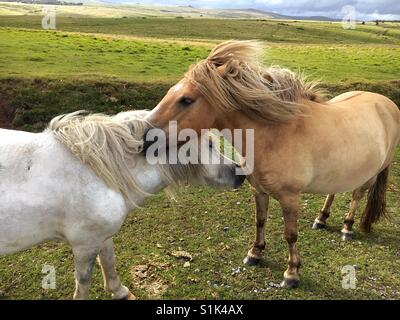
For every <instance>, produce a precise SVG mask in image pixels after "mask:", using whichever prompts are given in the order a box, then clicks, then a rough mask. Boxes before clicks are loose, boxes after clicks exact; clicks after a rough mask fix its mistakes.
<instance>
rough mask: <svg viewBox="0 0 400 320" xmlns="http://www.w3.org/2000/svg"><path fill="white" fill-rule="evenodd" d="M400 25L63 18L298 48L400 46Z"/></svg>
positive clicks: (135, 31) (31, 21) (120, 30)
mask: <svg viewBox="0 0 400 320" xmlns="http://www.w3.org/2000/svg"><path fill="white" fill-rule="evenodd" d="M41 20H42V17H41V16H2V17H0V26H3V27H22V28H29V29H41ZM399 26H400V23H389V22H387V23H385V24H383V25H380V26H375V25H372V24H368V25H357V28H356V29H355V30H345V29H343V28H342V24H341V23H327V22H312V21H285V20H238V19H236V20H232V19H165V18H151V19H142V18H127V19H120V18H82V17H58V18H57V29H58V30H61V31H72V32H89V33H107V34H116V35H131V36H138V37H151V38H156V39H171V38H173V39H192V40H193V39H202V40H210V39H216V40H221V39H232V38H234V39H244V40H248V39H259V40H263V41H268V42H274V43H298V44H304V43H308V44H366V43H368V44H370V45H371V44H383V45H388V44H393V45H398V44H400V29H399Z"/></svg>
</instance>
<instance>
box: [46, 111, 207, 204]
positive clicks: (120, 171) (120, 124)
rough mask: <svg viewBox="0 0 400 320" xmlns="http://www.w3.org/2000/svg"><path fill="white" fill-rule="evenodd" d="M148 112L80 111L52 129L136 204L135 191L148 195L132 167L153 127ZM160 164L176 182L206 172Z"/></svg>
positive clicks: (61, 118) (53, 122) (194, 167)
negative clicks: (110, 113)
mask: <svg viewBox="0 0 400 320" xmlns="http://www.w3.org/2000/svg"><path fill="white" fill-rule="evenodd" d="M147 113H148V111H144V110H141V111H131V112H122V113H120V114H117V115H115V116H107V115H104V114H90V115H87V114H86V112H85V111H77V112H73V113H70V114H66V115H61V116H58V117H56V118H54V119H53V120H51V122H50V124H49V126H48V130H50V131H51V132H52V133H53V135H54V136H55V137H56V138H57V139H58V140H59V141H60V142H61V143H63V144H64V145H65V146H66V147H67V148H68V149H69V150H70V151H71V152H72V153H73V154H74V155H75V156H76V157H77V158H78V159H80V160H81V161H82V162H83V163H85V164H87V165H88V166H90V167H91V168H92V170H93V171H94V172H95V173H96V175H97V176H98V177H99V178H101V179H102V180H103V181H104V182H105V183H106V184H107V185H108V186H109V187H110V188H112V189H113V190H115V191H117V192H120V193H121V194H122V195H123V196H124V198H125V200H126V201H128V202H129V203H130V204H131V205H134V206H136V204H135V201H134V196H133V195H134V193H135V192H136V193H141V194H145V195H148V194H147V193H146V192H144V191H143V190H141V188H140V187H139V186H138V184H137V183H136V181H135V177H133V176H132V168H134V166H135V165H136V160H137V157H139V156H141V155H140V153H141V152H142V150H143V143H144V141H143V135H144V134H145V131H146V130H147V129H148V128H150V125H149V124H148V122H147V121H145V120H144V117H145V116H146V115H147ZM158 167H159V169H160V172H161V173H162V174H163V176H164V178H165V179H166V180H167V181H168V182H169V183H170V184H173V185H177V184H180V183H184V182H189V181H190V180H191V179H193V180H194V179H198V178H199V177H201V175H202V166H199V165H180V164H176V165H168V164H167V165H158Z"/></svg>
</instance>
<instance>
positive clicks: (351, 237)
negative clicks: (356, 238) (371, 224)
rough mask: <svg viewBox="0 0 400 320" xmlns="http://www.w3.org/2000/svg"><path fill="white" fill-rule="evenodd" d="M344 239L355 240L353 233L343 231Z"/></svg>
mask: <svg viewBox="0 0 400 320" xmlns="http://www.w3.org/2000/svg"><path fill="white" fill-rule="evenodd" d="M342 240H343V241H351V240H353V235H352V234H351V233H345V232H342Z"/></svg>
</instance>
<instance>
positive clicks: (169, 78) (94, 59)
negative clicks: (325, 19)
mask: <svg viewBox="0 0 400 320" xmlns="http://www.w3.org/2000/svg"><path fill="white" fill-rule="evenodd" d="M211 47H212V43H192V42H182V41H162V40H151V39H148V38H146V39H126V38H122V39H119V38H118V37H111V38H110V36H107V35H104V34H100V35H90V34H89V35H88V34H84V35H82V34H79V33H65V32H54V31H35V30H26V29H15V28H0V68H1V69H2V73H1V74H0V78H4V77H21V78H32V77H42V78H55V79H71V78H75V79H109V80H113V79H114V80H115V79H120V80H121V79H123V80H128V81H134V82H137V83H141V82H146V83H152V82H155V81H156V82H164V83H172V82H174V81H178V80H179V79H181V78H182V76H183V74H184V72H185V71H186V70H187V68H188V66H189V65H190V64H192V63H195V62H197V61H199V60H200V59H203V58H205V57H206V56H207V55H208V52H209V50H210V48H211ZM16 52H18V55H16V54H15V53H16ZM398 56H400V46H392V45H387V46H383V45H376V46H373V47H365V46H361V45H336V46H327V45H316V44H310V45H296V44H274V43H271V44H268V45H267V47H266V58H265V60H266V63H267V64H280V65H283V66H287V67H289V68H292V69H295V70H297V69H300V70H304V71H305V72H306V73H307V74H310V75H311V76H312V77H316V78H321V79H323V80H324V81H325V82H329V83H338V82H343V81H347V80H352V81H375V80H395V79H398V75H399V74H400V63H399V62H398V59H397V57H398Z"/></svg>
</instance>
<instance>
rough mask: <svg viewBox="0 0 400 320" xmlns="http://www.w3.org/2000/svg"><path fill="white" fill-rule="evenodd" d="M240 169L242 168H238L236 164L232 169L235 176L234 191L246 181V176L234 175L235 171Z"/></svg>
mask: <svg viewBox="0 0 400 320" xmlns="http://www.w3.org/2000/svg"><path fill="white" fill-rule="evenodd" d="M240 168H242V166H240V165H238V164H236V165H235V168H233V171H234V174H235V182H234V188H235V189H236V188H239V187H240V186H241V185H242V184H243V182H244V180H246V175H244V174H237V173H236V171H237V169H240Z"/></svg>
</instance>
